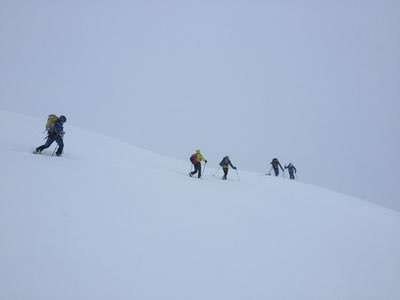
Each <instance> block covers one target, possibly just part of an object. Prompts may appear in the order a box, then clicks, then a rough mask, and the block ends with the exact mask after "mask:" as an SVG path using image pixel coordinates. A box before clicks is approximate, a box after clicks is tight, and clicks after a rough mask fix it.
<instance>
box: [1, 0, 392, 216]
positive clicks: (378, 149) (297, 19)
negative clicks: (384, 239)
mask: <svg viewBox="0 0 400 300" xmlns="http://www.w3.org/2000/svg"><path fill="white" fill-rule="evenodd" d="M0 40H1V42H0V51H1V55H0V68H1V73H0V109H2V110H8V111H13V112H18V113H23V114H26V115H31V116H35V117H42V118H43V120H44V121H43V122H45V118H46V116H47V114H49V113H58V114H59V113H63V114H65V115H66V116H67V118H68V123H67V124H66V126H65V129H66V131H67V135H66V137H67V138H68V139H70V140H72V139H74V136H73V135H72V133H71V135H70V136H68V125H69V124H71V125H76V126H80V127H82V128H87V129H91V130H94V131H97V132H100V133H104V134H106V135H109V136H113V137H116V138H118V139H120V140H123V141H127V142H129V143H130V144H133V145H137V146H139V147H143V148H146V149H150V150H152V151H154V152H157V153H161V154H164V155H168V156H173V157H176V158H183V159H187V158H188V156H189V154H190V152H191V151H193V150H194V149H196V148H200V149H201V150H202V152H203V153H204V154H205V156H206V157H207V159H208V160H209V162H210V164H216V163H217V162H219V160H220V159H221V158H222V156H223V155H226V154H228V155H230V156H231V158H232V160H234V161H235V163H236V164H237V165H238V167H239V168H240V169H245V170H250V171H257V172H262V171H263V172H265V171H268V170H269V162H270V161H271V159H272V158H273V157H275V156H276V157H278V158H279V159H280V160H281V161H282V162H289V161H292V162H293V163H294V164H295V165H296V167H297V169H298V171H299V180H301V181H303V182H308V183H313V184H316V185H321V186H324V187H328V188H330V189H332V190H336V191H339V192H343V193H346V194H351V195H355V196H358V197H361V198H364V199H368V200H371V201H374V202H377V203H379V204H381V205H384V206H387V207H390V208H395V209H398V210H399V209H400V202H399V201H398V199H399V196H400V192H399V189H398V188H397V186H396V183H397V181H398V175H397V170H399V169H400V160H399V158H398V153H399V150H400V147H399V132H400V121H399V115H400V104H399V101H398V99H399V95H400V84H399V78H400V55H399V53H400V2H399V1H390V0H383V1H368V0H367V1H355V0H349V1H344V0H339V1H295V0H294V1H290V0H286V1H24V0H21V1H7V0H0ZM37 130H38V131H40V130H42V128H37ZM15 134H18V135H20V136H21V139H24V132H15ZM68 139H67V140H66V146H65V152H66V153H68ZM38 143H40V141H38ZM32 146H37V145H32ZM99 146H101V145H96V144H90V143H86V144H85V143H82V144H81V147H82V148H81V150H82V151H83V152H85V153H90V151H91V149H93V148H96V147H99ZM189 167H190V166H189V161H188V168H189Z"/></svg>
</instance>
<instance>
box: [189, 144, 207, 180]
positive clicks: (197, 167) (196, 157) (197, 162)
mask: <svg viewBox="0 0 400 300" xmlns="http://www.w3.org/2000/svg"><path fill="white" fill-rule="evenodd" d="M202 161H204V166H205V164H206V163H207V159H205V158H204V156H203V155H202V154H201V152H200V150H199V149H197V150H196V151H195V153H193V154H192V155H191V156H190V162H191V163H192V165H193V167H194V171H192V172H190V173H189V176H190V177H192V176H193V175H195V174H196V173H197V177H198V178H201V162H202Z"/></svg>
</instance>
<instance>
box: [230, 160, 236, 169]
mask: <svg viewBox="0 0 400 300" xmlns="http://www.w3.org/2000/svg"><path fill="white" fill-rule="evenodd" d="M229 165H230V166H231V168H232V169H234V170H236V167H235V166H234V165H232V162H231V161H229Z"/></svg>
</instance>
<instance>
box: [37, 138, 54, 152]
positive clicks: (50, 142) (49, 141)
mask: <svg viewBox="0 0 400 300" xmlns="http://www.w3.org/2000/svg"><path fill="white" fill-rule="evenodd" d="M53 142H54V138H52V137H50V136H48V137H47V140H46V143H45V144H44V145H42V146H39V147H37V148H36V152H42V151H43V150H44V149H47V148H49V147H50V146H51V144H53Z"/></svg>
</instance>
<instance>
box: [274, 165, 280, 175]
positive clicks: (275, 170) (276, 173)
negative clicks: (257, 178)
mask: <svg viewBox="0 0 400 300" xmlns="http://www.w3.org/2000/svg"><path fill="white" fill-rule="evenodd" d="M274 173H275V176H278V175H279V169H278V168H275V167H274Z"/></svg>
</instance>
